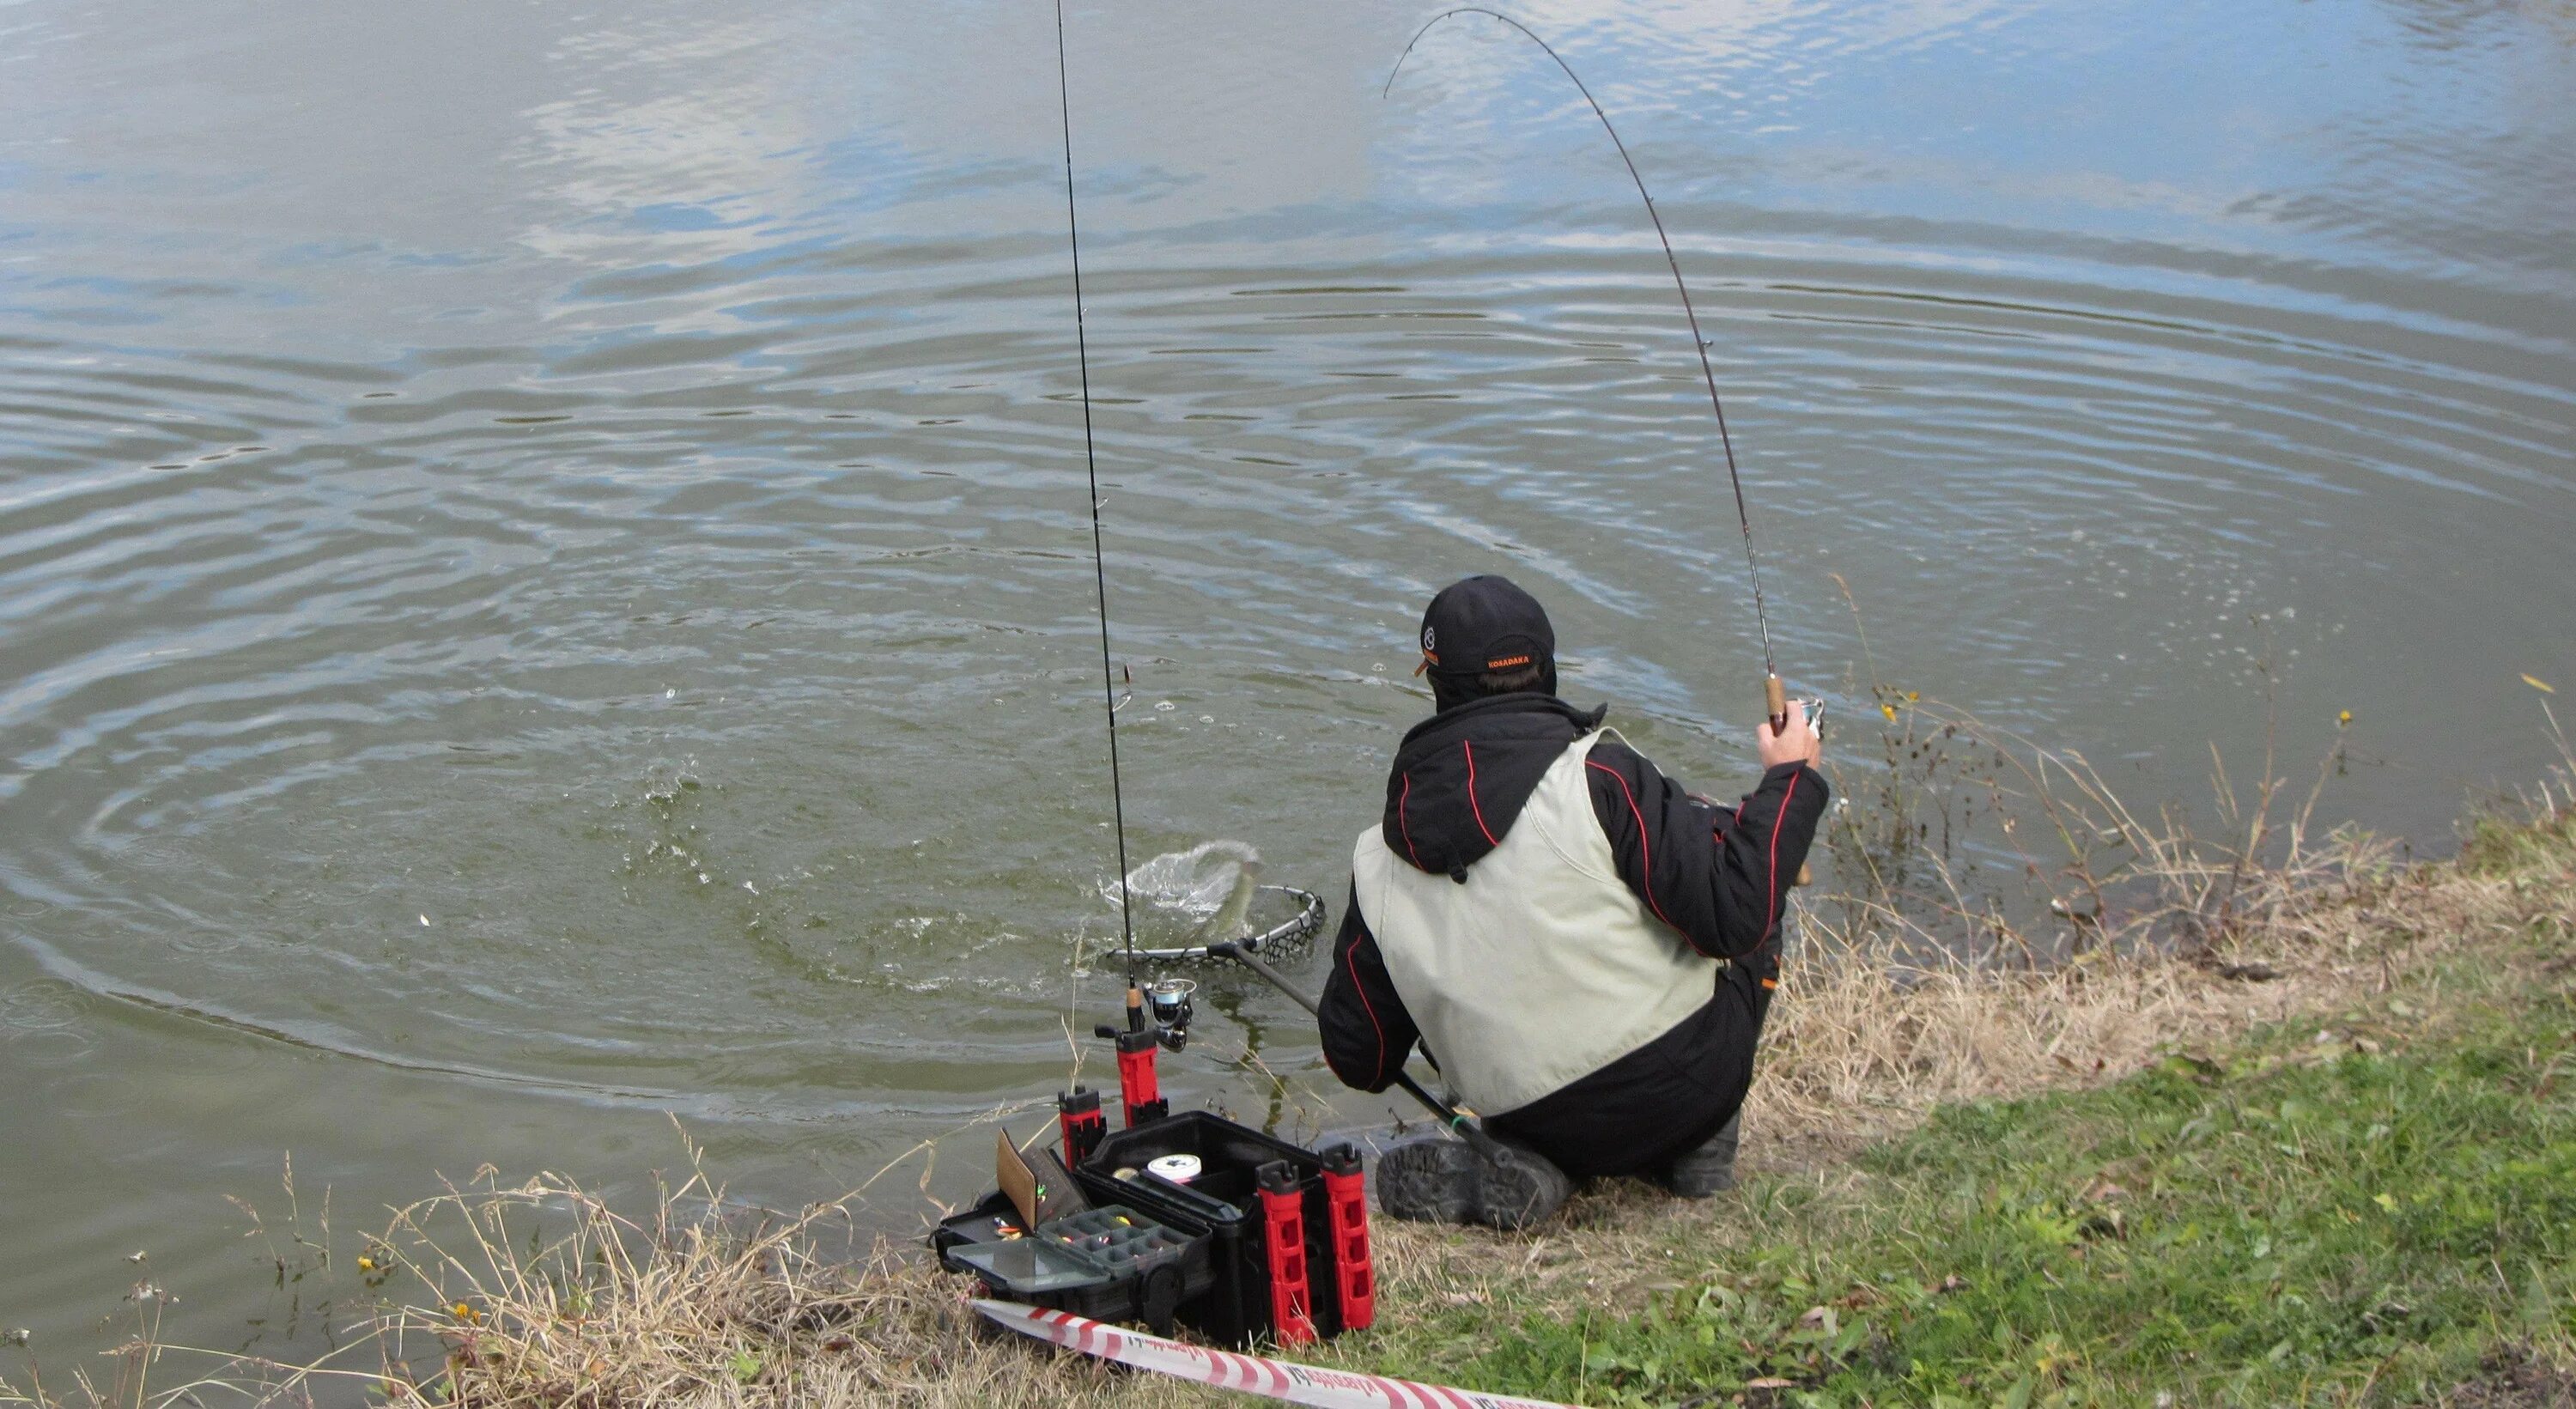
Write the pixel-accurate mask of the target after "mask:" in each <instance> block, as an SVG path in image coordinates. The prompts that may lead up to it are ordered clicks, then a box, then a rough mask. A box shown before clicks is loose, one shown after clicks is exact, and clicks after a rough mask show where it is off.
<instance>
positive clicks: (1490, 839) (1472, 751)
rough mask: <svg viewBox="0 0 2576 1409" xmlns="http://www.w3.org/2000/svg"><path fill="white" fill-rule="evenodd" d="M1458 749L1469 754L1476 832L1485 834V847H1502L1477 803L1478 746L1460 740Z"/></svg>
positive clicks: (1469, 790)
mask: <svg viewBox="0 0 2576 1409" xmlns="http://www.w3.org/2000/svg"><path fill="white" fill-rule="evenodd" d="M1458 747H1459V748H1461V749H1464V750H1466V753H1467V810H1468V811H1470V812H1473V813H1475V814H1476V830H1477V831H1480V832H1483V833H1484V834H1485V845H1487V846H1501V845H1502V844H1503V843H1502V840H1501V839H1500V838H1498V837H1496V836H1495V835H1494V829H1493V828H1491V827H1488V826H1486V825H1485V805H1484V804H1483V803H1481V802H1478V801H1476V746H1475V745H1474V744H1471V743H1469V742H1467V741H1466V740H1465V739H1460V740H1459V741H1458ZM1405 781H1406V782H1408V783H1409V782H1411V781H1413V775H1412V774H1410V773H1408V774H1406V775H1405Z"/></svg>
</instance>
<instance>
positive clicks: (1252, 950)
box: [1136, 885, 1324, 964]
mask: <svg viewBox="0 0 2576 1409" xmlns="http://www.w3.org/2000/svg"><path fill="white" fill-rule="evenodd" d="M1264 892H1267V893H1269V894H1272V895H1285V896H1288V897H1290V898H1292V899H1294V900H1295V901H1296V902H1297V914H1296V917H1295V918H1293V919H1289V920H1284V921H1282V922H1280V923H1279V924H1276V925H1272V926H1271V927H1270V928H1268V929H1266V930H1263V931H1261V932H1260V933H1258V934H1247V935H1241V936H1238V937H1237V938H1236V939H1235V941H1234V942H1235V944H1236V946H1237V947H1239V948H1241V949H1242V950H1243V952H1245V953H1246V954H1276V953H1280V952H1282V951H1286V950H1295V949H1301V948H1303V947H1305V946H1306V945H1308V944H1311V943H1313V942H1314V939H1315V936H1316V935H1317V934H1318V933H1321V932H1322V930H1323V928H1324V898H1323V897H1322V896H1320V895H1317V894H1315V893H1314V892H1313V891H1311V890H1300V889H1298V888H1297V887H1295V886H1273V885H1265V886H1256V887H1254V892H1253V893H1254V894H1255V895H1259V894H1262V893H1264ZM1136 957H1137V958H1139V959H1150V960H1154V961H1156V962H1159V963H1166V964H1174V963H1202V962H1205V961H1206V959H1207V957H1208V952H1207V946H1206V945H1204V944H1191V945H1185V946H1183V947H1181V948H1178V949H1147V948H1144V947H1142V946H1139V947H1138V948H1137V950H1136Z"/></svg>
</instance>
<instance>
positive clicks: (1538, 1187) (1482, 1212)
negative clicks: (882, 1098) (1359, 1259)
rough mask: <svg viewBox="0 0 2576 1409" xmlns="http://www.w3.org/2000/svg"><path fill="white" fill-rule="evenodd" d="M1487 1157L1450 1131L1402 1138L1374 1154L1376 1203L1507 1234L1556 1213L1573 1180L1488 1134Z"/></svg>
mask: <svg viewBox="0 0 2576 1409" xmlns="http://www.w3.org/2000/svg"><path fill="white" fill-rule="evenodd" d="M1489 1140H1490V1144H1489V1145H1488V1147H1487V1148H1488V1149H1489V1150H1490V1151H1491V1154H1490V1155H1488V1154H1485V1153H1480V1152H1479V1151H1478V1150H1477V1148H1476V1147H1475V1146H1473V1145H1470V1144H1468V1143H1467V1142H1466V1141H1464V1140H1461V1139H1458V1138H1456V1137H1454V1136H1450V1135H1428V1136H1423V1137H1421V1138H1418V1139H1412V1140H1406V1141H1404V1142H1402V1143H1400V1144H1397V1145H1394V1146H1392V1147H1390V1148H1389V1149H1388V1150H1387V1152H1386V1153H1384V1154H1382V1155H1380V1156H1378V1159H1377V1169H1376V1171H1375V1174H1376V1179H1377V1203H1378V1207H1379V1208H1382V1209H1384V1210H1385V1211H1386V1212H1387V1213H1388V1214H1390V1215H1392V1216H1394V1217H1396V1218H1410V1219H1415V1220H1417V1221H1421V1222H1426V1223H1482V1224H1484V1225H1485V1226H1487V1227H1489V1228H1500V1229H1503V1230H1504V1231H1506V1232H1509V1231H1513V1230H1516V1229H1521V1228H1527V1227H1529V1226H1530V1225H1532V1224H1534V1223H1536V1222H1538V1221H1539V1220H1540V1219H1543V1218H1545V1217H1547V1216H1548V1215H1549V1214H1551V1213H1554V1212H1556V1210H1557V1209H1558V1207H1559V1206H1561V1205H1562V1204H1564V1202H1565V1199H1566V1196H1567V1195H1568V1194H1571V1193H1573V1192H1574V1181H1573V1180H1571V1179H1568V1178H1567V1177H1566V1175H1565V1171H1564V1170H1561V1169H1559V1168H1557V1167H1556V1164H1555V1162H1554V1161H1552V1160H1550V1159H1548V1157H1547V1156H1545V1155H1542V1154H1540V1153H1539V1152H1538V1151H1536V1150H1533V1149H1531V1148H1529V1147H1528V1146H1526V1145H1519V1144H1513V1143H1510V1142H1508V1141H1504V1140H1500V1139H1493V1138H1491V1137H1489Z"/></svg>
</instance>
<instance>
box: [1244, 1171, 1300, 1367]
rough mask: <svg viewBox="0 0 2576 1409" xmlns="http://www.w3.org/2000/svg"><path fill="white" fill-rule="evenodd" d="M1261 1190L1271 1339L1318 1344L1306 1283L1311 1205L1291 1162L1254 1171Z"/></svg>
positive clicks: (1286, 1343) (1296, 1343) (1290, 1343)
mask: <svg viewBox="0 0 2576 1409" xmlns="http://www.w3.org/2000/svg"><path fill="white" fill-rule="evenodd" d="M1253 1179H1254V1181H1255V1182H1256V1183H1258V1184H1259V1185H1260V1188H1261V1223H1262V1237H1263V1243H1264V1246H1265V1248H1266V1249H1267V1251H1268V1253H1269V1261H1270V1336H1271V1339H1273V1340H1275V1341H1277V1342H1278V1343H1279V1344H1281V1345H1282V1346H1291V1345H1304V1344H1306V1343H1307V1342H1309V1341H1311V1340H1313V1339H1315V1317H1314V1311H1313V1307H1314V1301H1313V1299H1312V1296H1311V1293H1310V1292H1309V1291H1308V1289H1307V1283H1306V1200H1305V1197H1304V1195H1303V1194H1301V1193H1300V1192H1299V1191H1298V1189H1297V1176H1296V1174H1295V1173H1294V1172H1293V1171H1291V1170H1290V1169H1289V1168H1288V1162H1287V1161H1286V1160H1272V1161H1271V1162H1270V1163H1268V1164H1265V1165H1263V1166H1261V1168H1259V1169H1258V1170H1255V1171H1254V1172H1253Z"/></svg>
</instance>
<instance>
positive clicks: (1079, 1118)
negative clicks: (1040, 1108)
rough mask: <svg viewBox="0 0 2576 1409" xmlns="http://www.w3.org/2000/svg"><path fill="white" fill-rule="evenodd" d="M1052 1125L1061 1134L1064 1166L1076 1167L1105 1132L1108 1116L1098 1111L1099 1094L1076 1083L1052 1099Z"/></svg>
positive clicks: (1069, 1168) (1107, 1129)
mask: <svg viewBox="0 0 2576 1409" xmlns="http://www.w3.org/2000/svg"><path fill="white" fill-rule="evenodd" d="M1055 1120H1056V1128H1057V1130H1058V1131H1060V1132H1061V1133H1062V1134H1063V1136H1064V1167H1065V1168H1066V1169H1068V1170H1073V1169H1079V1168H1081V1167H1082V1162H1083V1161H1084V1160H1087V1159H1089V1158H1091V1152H1092V1151H1093V1150H1096V1149H1098V1148H1100V1137H1101V1136H1103V1135H1106V1134H1108V1133H1109V1118H1108V1117H1107V1116H1105V1115H1102V1114H1101V1113H1100V1093H1099V1092H1097V1091H1094V1090H1092V1089H1091V1088H1090V1087H1088V1086H1077V1087H1075V1088H1073V1089H1072V1090H1070V1091H1067V1092H1065V1093H1063V1094H1062V1095H1059V1096H1057V1097H1056V1098H1055Z"/></svg>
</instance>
